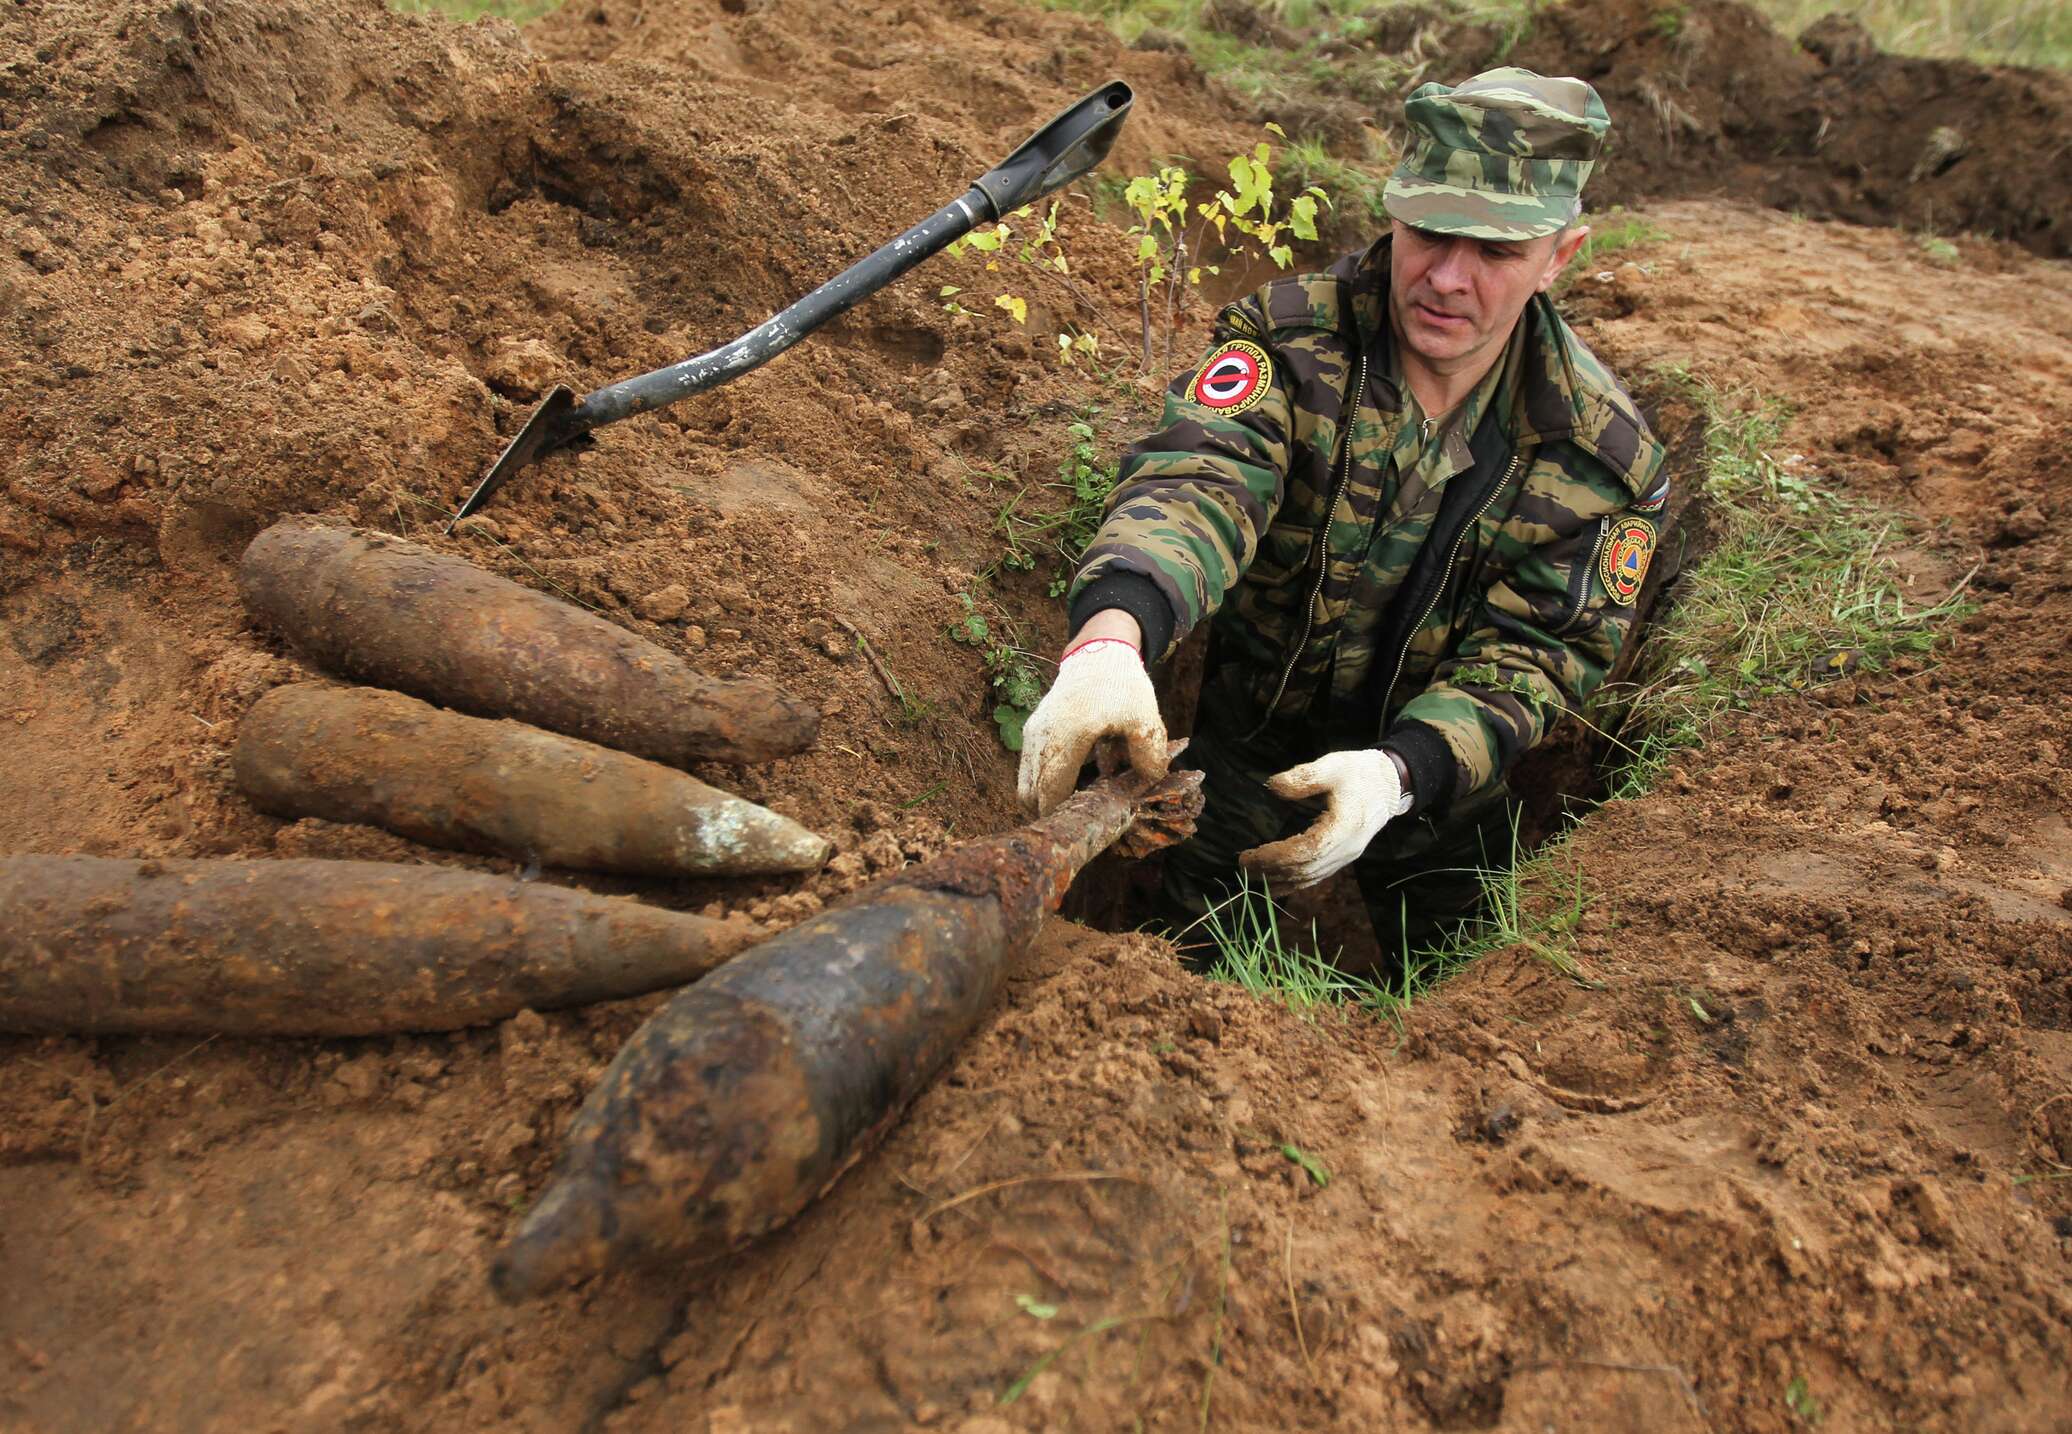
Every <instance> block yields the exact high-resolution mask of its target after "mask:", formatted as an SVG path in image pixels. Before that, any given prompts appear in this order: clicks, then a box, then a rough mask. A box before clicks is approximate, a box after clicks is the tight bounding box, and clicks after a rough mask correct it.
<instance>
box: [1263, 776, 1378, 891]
mask: <svg viewBox="0 0 2072 1434" xmlns="http://www.w3.org/2000/svg"><path fill="white" fill-rule="evenodd" d="M1266 785H1267V787H1268V788H1269V789H1270V790H1272V791H1273V792H1274V793H1276V794H1277V795H1279V796H1283V797H1287V798H1289V799H1291V800H1292V799H1295V798H1298V797H1322V798H1323V799H1324V800H1325V802H1326V803H1327V805H1326V806H1325V808H1324V814H1323V815H1322V816H1320V817H1318V818H1317V819H1316V821H1315V822H1313V823H1311V825H1310V827H1309V829H1308V830H1307V831H1304V832H1301V833H1299V834H1297V835H1295V836H1291V837H1286V838H1283V839H1282V840H1280V841H1277V842H1268V843H1267V844H1266V845H1265V846H1255V847H1253V848H1252V849H1251V850H1250V851H1241V852H1239V853H1238V856H1237V859H1238V861H1239V862H1240V863H1242V864H1243V865H1245V866H1247V867H1249V868H1251V869H1252V870H1253V871H1256V872H1259V873H1261V874H1262V875H1264V876H1265V877H1266V879H1267V880H1268V881H1269V882H1270V883H1272V885H1273V886H1275V887H1276V888H1278V889H1280V890H1283V891H1288V890H1300V889H1301V888H1302V887H1305V886H1315V885H1316V884H1317V883H1318V882H1320V881H1322V880H1324V879H1325V878H1326V877H1330V876H1335V875H1337V874H1338V873H1339V872H1341V871H1343V870H1344V869H1345V868H1346V867H1348V866H1350V865H1352V863H1353V861H1354V860H1355V859H1356V858H1358V856H1359V855H1360V853H1361V852H1363V851H1365V850H1366V849H1367V844H1368V843H1369V842H1371V841H1373V840H1374V838H1375V837H1377V836H1379V835H1380V834H1381V829H1382V828H1383V827H1385V826H1387V825H1388V824H1389V823H1390V822H1391V821H1393V820H1395V819H1396V818H1397V817H1400V816H1401V815H1403V813H1405V812H1407V811H1409V810H1410V793H1408V792H1407V791H1405V790H1404V789H1403V779H1402V776H1401V775H1400V774H1399V773H1398V772H1397V771H1396V763H1395V759H1394V758H1392V757H1390V756H1389V754H1388V753H1386V752H1383V751H1379V750H1377V749H1375V748H1371V747H1369V748H1366V749H1363V750H1361V751H1357V752H1332V753H1329V754H1328V755H1326V756H1322V757H1319V758H1317V759H1316V760H1315V761H1314V762H1304V763H1303V764H1302V765H1301V766H1299V767H1290V768H1289V769H1288V770H1287V771H1285V772H1282V773H1281V774H1280V775H1278V776H1276V777H1272V778H1270V779H1268V781H1267V783H1266Z"/></svg>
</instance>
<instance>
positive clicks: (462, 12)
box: [389, 0, 561, 25]
mask: <svg viewBox="0 0 2072 1434" xmlns="http://www.w3.org/2000/svg"><path fill="white" fill-rule="evenodd" d="M389 8H390V9H391V10H400V11H401V12H402V13H404V14H405V15H445V16H447V17H449V18H451V19H454V20H480V19H483V18H484V17H486V16H490V15H497V16H501V17H502V18H504V19H506V20H509V21H510V22H511V23H512V24H514V25H523V24H526V23H528V22H530V21H533V20H537V19H539V18H540V17H541V16H543V15H551V14H553V13H554V12H555V11H556V10H559V9H560V8H561V0H389Z"/></svg>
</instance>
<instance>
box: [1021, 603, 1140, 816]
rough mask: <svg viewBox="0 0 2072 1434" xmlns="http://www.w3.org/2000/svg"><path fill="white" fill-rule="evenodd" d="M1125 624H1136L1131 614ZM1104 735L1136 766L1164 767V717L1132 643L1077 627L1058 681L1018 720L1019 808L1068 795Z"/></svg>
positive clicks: (1035, 808) (1040, 809) (1037, 808)
mask: <svg viewBox="0 0 2072 1434" xmlns="http://www.w3.org/2000/svg"><path fill="white" fill-rule="evenodd" d="M1099 616H1102V617H1105V616H1107V614H1106V613H1102V614H1099ZM1129 625H1130V627H1131V628H1132V629H1134V628H1135V627H1136V623H1135V622H1134V621H1132V622H1131V623H1130V624H1129ZM1088 626H1089V627H1091V626H1092V624H1088ZM1104 737H1116V738H1120V739H1121V740H1122V741H1123V742H1124V743H1125V744H1127V746H1128V748H1129V759H1130V766H1131V767H1133V768H1135V769H1136V770H1137V771H1138V772H1140V773H1142V774H1144V775H1146V776H1150V777H1163V776H1164V775H1165V774H1166V763H1167V758H1166V735H1165V721H1164V719H1163V718H1161V717H1160V716H1159V715H1158V697H1157V696H1156V694H1154V693H1153V692H1152V690H1151V676H1150V674H1149V673H1147V672H1145V670H1144V659H1143V657H1142V656H1140V655H1139V653H1138V651H1137V644H1136V643H1135V642H1134V641H1130V640H1128V639H1126V638H1122V637H1087V636H1085V635H1084V633H1082V635H1081V640H1080V641H1079V643H1078V644H1077V645H1076V646H1074V647H1072V648H1070V649H1068V650H1067V651H1066V653H1065V657H1064V660H1063V661H1061V662H1060V663H1059V664H1058V676H1057V681H1055V682H1053V683H1052V684H1051V687H1050V691H1048V692H1046V693H1045V694H1044V695H1043V700H1042V701H1041V702H1039V703H1038V704H1036V710H1035V711H1034V712H1032V713H1030V714H1029V720H1028V722H1027V723H1026V724H1024V725H1023V727H1022V769H1021V777H1020V780H1019V782H1018V783H1017V786H1016V790H1017V794H1018V795H1019V796H1020V797H1021V802H1022V806H1023V808H1024V809H1025V810H1027V811H1031V812H1034V813H1035V814H1036V815H1038V816H1041V815H1043V814H1044V813H1045V812H1047V811H1049V810H1050V809H1051V808H1052V807H1055V806H1056V805H1057V804H1058V803H1059V802H1062V801H1063V800H1065V798H1067V797H1069V796H1071V795H1072V789H1073V787H1074V786H1076V785H1077V784H1078V782H1079V769H1080V768H1081V767H1083V766H1085V765H1086V759H1087V755H1088V754H1089V753H1091V752H1092V751H1093V749H1094V744H1095V743H1096V742H1098V741H1100V740H1101V739H1102V738H1104Z"/></svg>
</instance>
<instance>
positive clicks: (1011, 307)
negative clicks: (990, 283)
mask: <svg viewBox="0 0 2072 1434" xmlns="http://www.w3.org/2000/svg"><path fill="white" fill-rule="evenodd" d="M993 304H994V307H996V308H1001V309H1005V310H1007V312H1008V313H1009V314H1010V315H1012V316H1013V318H1014V321H1015V322H1016V323H1018V324H1026V323H1027V322H1029V301H1028V300H1027V299H1023V298H1018V297H1016V296H1015V295H1013V294H1002V295H1001V296H1000V297H999V298H997V299H995V300H993Z"/></svg>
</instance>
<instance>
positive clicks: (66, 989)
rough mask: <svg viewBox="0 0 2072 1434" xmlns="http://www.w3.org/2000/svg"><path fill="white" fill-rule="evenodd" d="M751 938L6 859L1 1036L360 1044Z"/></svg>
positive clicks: (575, 896) (435, 888) (329, 872)
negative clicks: (144, 1035)
mask: <svg viewBox="0 0 2072 1434" xmlns="http://www.w3.org/2000/svg"><path fill="white" fill-rule="evenodd" d="M760 934H761V932H760V931H759V930H758V929H757V928H755V927H753V926H751V925H749V924H748V923H746V922H727V921H713V920H710V919H708V918H705V917H699V916H690V915H685V914H681V913H678V912H673V911H662V910H659V909H657V908H655V907H651V906H643V905H641V904H640V903H639V902H637V901H628V900H625V899H622V898H618V897H608V896H592V895H590V894H589V893H588V892H581V891H568V890H565V889H563V888H561V887H556V886H546V885H542V884H540V883H536V882H521V881H516V880H513V879H511V878H510V877H502V876H484V875H480V874H478V873H475V872H465V871H446V870H442V869H440V868H437V867H422V866H398V865H393V864H390V863H386V862H365V861H132V860H114V859H109V858H102V857H86V856H15V857H5V858H0V1031H22V1032H35V1033H50V1032H57V1033H76V1034H81V1035H103V1034H109V1033H114V1032H136V1031H174V1032H193V1033H220V1034H223V1035H230V1036H364V1035H373V1034H377V1033H381V1032H387V1031H443V1030H452V1029H455V1028H457V1027H460V1026H472V1025H480V1024H482V1023H484V1022H488V1021H498V1020H502V1019H504V1018H505V1017H507V1016H511V1015H514V1014H516V1013H517V1012H518V1011H520V1010H523V1009H525V1008H526V1007H532V1008H534V1009H542V1008H547V1007H553V1006H571V1005H580V1004H583V1003H586V1002H591V1001H608V1000H615V999H618V998H621V997H625V996H635V995H639V994H641V993H643V992H646V991H654V990H659V989H662V988H663V987H667V986H677V985H681V984H683V983H684V982H686V981H691V980H695V979H697V978H698V977H699V976H701V975H703V974H704V973H705V972H707V971H710V970H712V969H713V968H714V967H715V966H718V965H719V964H720V963H721V962H723V961H725V960H726V959H727V958H728V957H729V956H731V955H732V954H733V953H734V952H736V951H738V950H740V949H741V948H742V947H744V946H746V945H748V944H749V943H750V942H752V941H753V940H755V938H756V937H757V936H758V935H760Z"/></svg>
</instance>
